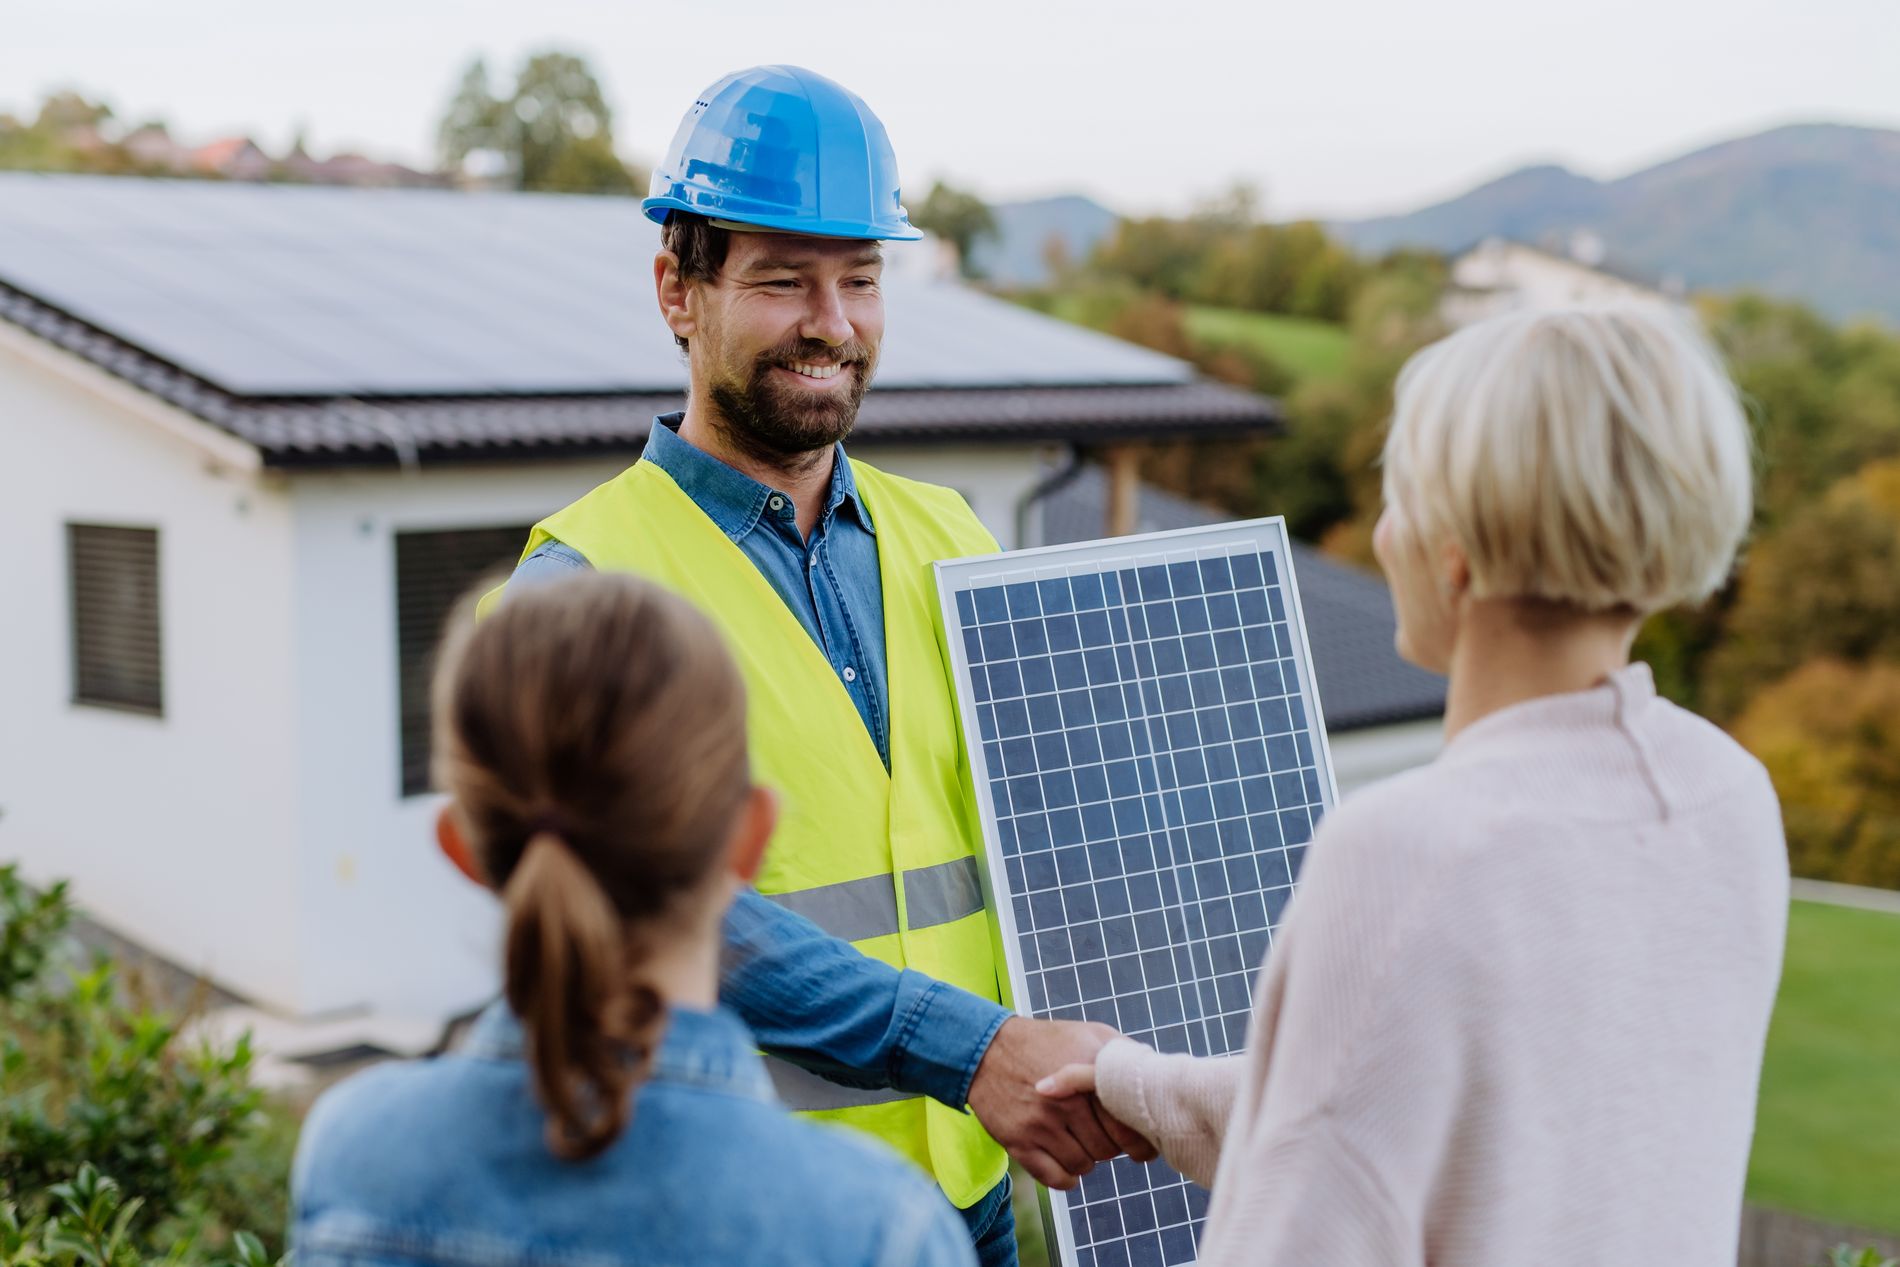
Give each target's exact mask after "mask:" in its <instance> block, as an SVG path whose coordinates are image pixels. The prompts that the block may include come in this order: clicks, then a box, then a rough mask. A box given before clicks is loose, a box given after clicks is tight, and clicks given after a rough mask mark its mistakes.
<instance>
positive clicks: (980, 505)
mask: <svg viewBox="0 0 1900 1267" xmlns="http://www.w3.org/2000/svg"><path fill="white" fill-rule="evenodd" d="M857 451H858V452H859V453H860V454H861V455H862V456H863V457H864V459H865V460H866V461H867V462H869V463H871V464H872V465H873V466H876V467H878V468H879V469H880V470H885V471H889V472H890V473H891V474H893V475H903V476H907V477H908V478H910V479H915V480H924V481H927V482H928V483H931V484H942V485H944V486H946V487H949V488H954V489H956V490H957V491H958V492H959V493H962V494H963V497H964V500H965V501H967V502H969V503H970V508H971V509H972V510H974V511H975V512H976V517H977V518H978V519H981V520H982V521H983V526H984V527H986V528H988V529H989V530H990V534H991V535H992V536H994V537H995V538H996V539H997V541H999V542H1001V543H1002V546H1003V548H1004V549H1005V550H1013V549H1015V548H1016V547H1018V546H1020V545H1022V544H1023V543H1022V542H1020V541H1017V540H1016V509H1017V506H1018V504H1019V503H1020V502H1021V500H1022V498H1023V497H1025V496H1026V495H1027V494H1028V493H1029V492H1030V491H1031V490H1032V489H1034V488H1035V486H1036V484H1037V482H1038V481H1039V480H1041V479H1042V478H1043V476H1044V475H1046V474H1047V473H1048V472H1049V471H1051V470H1053V469H1054V468H1055V465H1056V463H1057V462H1058V461H1059V460H1060V450H1058V449H1055V448H1053V447H1051V446H1046V445H1032V444H1021V443H1015V444H1011V443H999V444H959V445H930V446H922V445H917V446H912V445H904V446H896V445H891V446H885V445H878V446H875V447H873V446H870V445H866V446H863V447H862V448H861V449H859V450H857ZM1039 523H1040V520H1036V521H1035V523H1033V524H1032V525H1031V536H1032V537H1033V536H1034V535H1035V531H1036V525H1037V524H1039Z"/></svg>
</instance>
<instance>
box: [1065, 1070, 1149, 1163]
mask: <svg viewBox="0 0 1900 1267" xmlns="http://www.w3.org/2000/svg"><path fill="white" fill-rule="evenodd" d="M1036 1090H1037V1091H1038V1092H1040V1093H1041V1094H1042V1095H1045V1096H1047V1097H1048V1098H1050V1099H1051V1100H1066V1099H1068V1098H1069V1097H1071V1096H1077V1095H1082V1096H1087V1097H1088V1099H1089V1103H1090V1105H1092V1106H1093V1107H1094V1109H1095V1113H1096V1116H1097V1117H1098V1118H1100V1119H1101V1120H1102V1122H1103V1123H1104V1125H1105V1126H1107V1127H1108V1129H1109V1132H1110V1133H1111V1134H1112V1135H1113V1136H1114V1137H1115V1142H1116V1143H1117V1144H1120V1145H1121V1147H1122V1149H1123V1151H1125V1152H1126V1153H1127V1154H1128V1155H1129V1156H1130V1157H1131V1158H1133V1159H1134V1160H1136V1161H1153V1160H1154V1159H1155V1158H1157V1157H1159V1156H1160V1155H1161V1152H1160V1150H1159V1149H1157V1148H1156V1147H1155V1146H1154V1145H1153V1144H1152V1143H1150V1142H1149V1141H1148V1139H1147V1137H1146V1136H1144V1135H1142V1134H1141V1133H1140V1132H1138V1131H1136V1130H1135V1129H1134V1128H1133V1127H1130V1126H1127V1125H1125V1124H1124V1123H1122V1122H1121V1121H1120V1120H1119V1119H1117V1118H1116V1117H1114V1116H1113V1115H1112V1114H1110V1113H1109V1111H1108V1109H1107V1108H1106V1107H1105V1106H1104V1105H1103V1104H1102V1102H1101V1100H1100V1099H1098V1098H1097V1097H1096V1095H1095V1062H1093V1061H1090V1062H1088V1063H1087V1064H1073V1065H1064V1066H1062V1068H1060V1069H1058V1070H1056V1071H1055V1072H1054V1073H1052V1074H1050V1075H1049V1076H1048V1077H1046V1078H1044V1079H1042V1080H1041V1081H1039V1082H1037V1083H1036ZM1111 1124H1112V1125H1111Z"/></svg>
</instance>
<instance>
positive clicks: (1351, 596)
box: [1042, 465, 1445, 793]
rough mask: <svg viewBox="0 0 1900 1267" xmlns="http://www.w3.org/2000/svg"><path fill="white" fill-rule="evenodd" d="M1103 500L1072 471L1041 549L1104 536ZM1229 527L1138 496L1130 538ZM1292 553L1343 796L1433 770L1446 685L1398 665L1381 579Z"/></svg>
mask: <svg viewBox="0 0 1900 1267" xmlns="http://www.w3.org/2000/svg"><path fill="white" fill-rule="evenodd" d="M1109 500H1110V495H1109V476H1108V474H1107V473H1106V472H1105V471H1104V470H1103V468H1101V467H1100V466H1096V465H1089V466H1084V467H1079V468H1077V469H1076V471H1075V473H1074V476H1073V478H1071V479H1069V480H1067V481H1066V482H1064V483H1063V484H1062V485H1061V486H1060V487H1058V488H1056V489H1055V490H1054V491H1052V492H1051V493H1050V494H1049V496H1048V498H1047V501H1046V505H1045V507H1044V510H1043V514H1042V534H1043V536H1042V539H1043V542H1044V543H1046V544H1049V545H1055V544H1058V543H1060V542H1066V541H1087V540H1089V539H1091V538H1094V537H1099V536H1101V535H1102V527H1101V525H1102V519H1103V516H1104V514H1105V513H1106V511H1107V506H1108V503H1109ZM1227 518H1229V516H1227V515H1225V514H1223V513H1221V512H1220V511H1218V510H1214V509H1211V508H1209V507H1207V506H1201V505H1197V504H1195V503H1194V502H1191V501H1188V500H1186V499H1185V498H1181V497H1177V496H1175V495H1174V494H1172V493H1166V492H1163V491H1161V490H1160V489H1156V488H1143V489H1142V490H1141V493H1140V497H1139V500H1138V501H1137V503H1136V518H1135V522H1134V523H1133V524H1132V525H1131V529H1132V530H1133V531H1136V532H1165V531H1168V530H1170V529H1174V528H1195V527H1200V526H1201V525H1203V524H1213V523H1220V522H1221V521H1222V520H1224V519H1227ZM1292 553H1293V559H1292V562H1293V575H1294V579H1295V581H1296V583H1297V584H1298V585H1299V587H1300V609H1301V612H1302V613H1303V614H1304V616H1305V617H1306V635H1307V645H1308V646H1309V647H1311V648H1312V654H1313V676H1314V679H1315V688H1316V692H1317V694H1318V696H1319V705H1320V711H1321V713H1322V714H1324V716H1325V720H1326V738H1327V746H1328V747H1329V748H1330V749H1331V750H1332V756H1333V776H1334V779H1335V781H1336V782H1337V783H1338V784H1339V790H1340V791H1341V792H1342V793H1344V792H1350V791H1352V790H1353V789H1354V788H1357V787H1363V786H1364V785H1365V784H1367V783H1370V782H1372V781H1374V780H1375V779H1382V778H1385V777H1386V776H1387V775H1391V774H1397V773H1398V772H1399V771H1401V770H1407V769H1410V768H1411V767H1413V766H1416V765H1423V764H1425V763H1426V762H1427V761H1430V760H1431V759H1432V758H1433V757H1435V756H1437V755H1438V750H1439V747H1440V746H1441V745H1442V743H1443V732H1444V725H1443V721H1444V713H1445V679H1444V678H1442V677H1440V676H1439V675H1437V674H1436V673H1427V672H1426V671H1425V670H1423V669H1419V668H1415V667H1413V666H1412V665H1410V664H1407V663H1406V662H1405V661H1403V660H1401V659H1400V658H1399V655H1398V652H1397V651H1396V650H1395V649H1394V647H1393V641H1392V640H1393V635H1394V634H1395V633H1396V632H1397V630H1398V622H1397V619H1396V617H1395V616H1394V615H1393V611H1392V594H1391V591H1389V590H1388V589H1387V588H1386V585H1385V582H1384V581H1383V580H1381V579H1379V578H1378V577H1374V576H1369V575H1367V574H1366V573H1364V572H1361V571H1359V570H1358V569H1357V568H1353V567H1349V566H1347V565H1346V564H1343V563H1340V562H1339V561H1338V560H1336V559H1330V558H1328V557H1326V556H1325V555H1323V554H1321V553H1320V552H1319V551H1318V550H1315V549H1313V548H1312V547H1311V546H1308V545H1304V544H1302V543H1300V542H1298V541H1295V542H1294V543H1293V551H1292Z"/></svg>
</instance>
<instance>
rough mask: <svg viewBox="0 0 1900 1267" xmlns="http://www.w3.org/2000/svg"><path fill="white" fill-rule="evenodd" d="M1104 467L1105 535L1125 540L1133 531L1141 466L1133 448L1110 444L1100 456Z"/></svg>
mask: <svg viewBox="0 0 1900 1267" xmlns="http://www.w3.org/2000/svg"><path fill="white" fill-rule="evenodd" d="M1102 459H1103V461H1104V462H1105V463H1106V464H1107V466H1108V522H1107V523H1106V524H1104V525H1103V529H1104V532H1105V535H1107V536H1111V537H1125V536H1127V535H1128V534H1129V533H1131V532H1133V531H1134V530H1135V523H1136V512H1137V502H1138V500H1139V498H1140V496H1141V463H1140V460H1139V455H1138V454H1137V453H1136V452H1135V448H1134V446H1133V445H1128V444H1117V445H1111V446H1110V447H1109V448H1108V449H1107V450H1106V451H1104V453H1103V454H1102Z"/></svg>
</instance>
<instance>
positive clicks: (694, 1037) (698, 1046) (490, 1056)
mask: <svg viewBox="0 0 1900 1267" xmlns="http://www.w3.org/2000/svg"><path fill="white" fill-rule="evenodd" d="M754 1048H755V1044H754V1041H753V1038H752V1034H751V1032H750V1031H749V1030H747V1029H746V1027H745V1025H744V1023H743V1022H741V1021H740V1020H739V1018H738V1017H737V1016H734V1015H733V1014H732V1013H731V1012H729V1011H727V1010H726V1009H725V1008H722V1007H719V1008H714V1009H713V1010H712V1011H710V1012H701V1011H696V1010H694V1009H692V1008H684V1007H675V1008H670V1009H668V1011H667V1019H666V1033H665V1034H664V1035H663V1036H662V1037H661V1039H660V1049H659V1051H657V1052H655V1053H654V1057H653V1069H652V1072H651V1073H649V1074H648V1081H651V1082H674V1083H687V1084H691V1085H693V1086H699V1087H706V1088H709V1089H711V1090H715V1091H726V1092H729V1093H731V1094H733V1095H738V1096H743V1097H745V1098H747V1099H752V1100H773V1099H776V1098H777V1097H776V1095H775V1094H774V1092H773V1090H772V1079H771V1077H770V1075H768V1074H767V1073H766V1072H765V1064H764V1062H763V1061H761V1060H760V1059H759V1054H758V1052H757V1051H756V1050H755V1049H754ZM526 1052H527V1048H526V1044H525V1040H524V1039H523V1037H522V1033H521V1021H520V1020H519V1019H518V1018H517V1017H516V1016H515V1014H514V1012H513V1011H511V1010H510V1009H509V1007H508V1004H507V1002H506V1001H505V1000H501V999H497V1000H496V1001H495V1002H493V1003H491V1004H489V1005H488V1006H487V1007H486V1008H484V1009H483V1010H482V1013H481V1015H480V1016H478V1017H476V1018H475V1023H474V1025H473V1026H471V1027H470V1029H469V1032H468V1037H467V1038H465V1039H464V1040H463V1041H462V1045H461V1047H460V1049H459V1050H458V1052H457V1054H458V1055H461V1056H466V1057H469V1058H471V1059H474V1060H508V1061H516V1060H524V1059H526Z"/></svg>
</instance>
